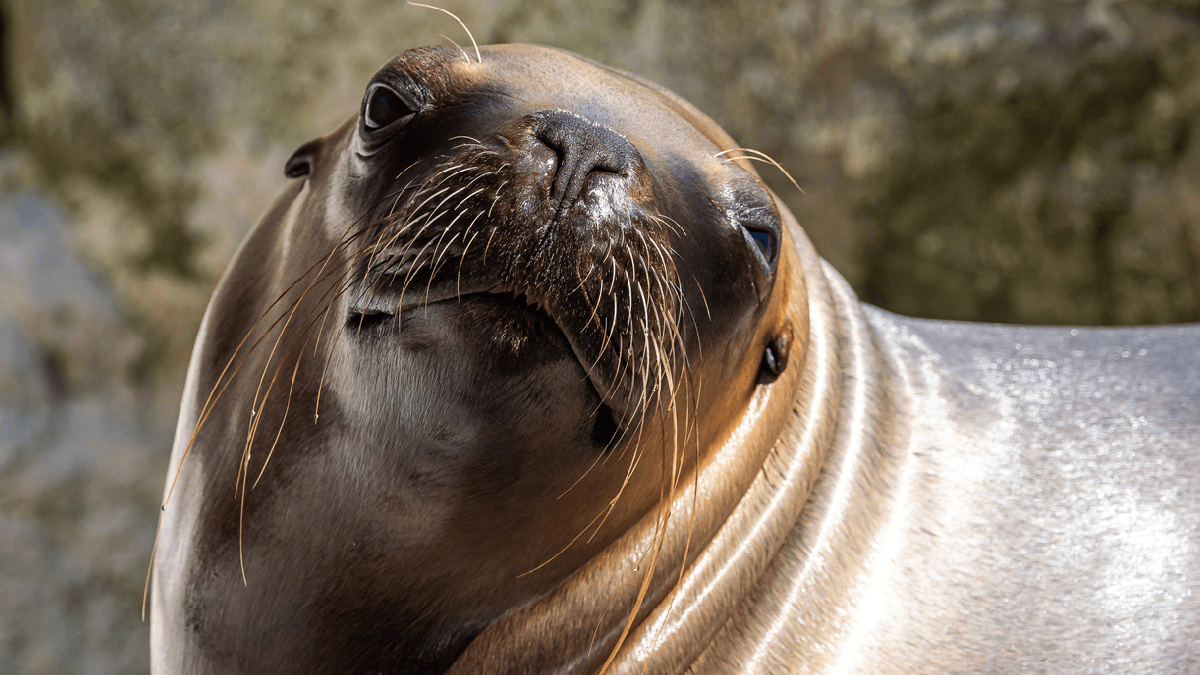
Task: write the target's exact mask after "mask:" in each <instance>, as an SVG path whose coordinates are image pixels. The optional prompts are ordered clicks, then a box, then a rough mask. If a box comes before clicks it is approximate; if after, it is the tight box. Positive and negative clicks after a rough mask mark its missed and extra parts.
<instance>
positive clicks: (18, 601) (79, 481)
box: [0, 0, 1200, 674]
mask: <svg viewBox="0 0 1200 675" xmlns="http://www.w3.org/2000/svg"><path fill="white" fill-rule="evenodd" d="M443 4H444V6H446V7H447V8H448V9H451V10H453V11H454V12H456V13H457V14H458V15H459V16H460V17H462V19H463V20H464V21H465V22H466V23H467V25H468V26H469V27H470V28H471V29H472V30H473V31H474V33H475V36H476V38H477V39H478V40H479V41H480V42H481V43H491V42H511V41H524V42H539V43H544V44H550V45H555V46H559V47H564V48H567V49H571V50H574V51H577V52H580V53H582V54H585V55H587V56H589V57H592V58H594V59H597V60H599V61H603V62H605V63H609V64H612V65H615V66H618V67H621V68H625V69H628V70H631V71H634V72H636V73H639V74H642V75H644V76H646V77H649V78H651V79H653V80H657V81H658V82H661V83H663V84H665V85H666V86H668V87H670V88H672V89H674V90H675V91H677V92H679V93H680V94H682V95H683V96H684V97H685V98H687V99H689V100H691V101H693V102H694V103H696V104H697V105H698V106H699V107H700V108H701V109H702V110H704V111H706V112H707V113H709V114H710V115H712V116H713V117H714V118H715V119H716V120H717V121H718V123H720V124H721V125H722V126H724V127H725V128H726V129H727V130H728V131H729V132H730V133H731V134H732V135H733V136H734V137H735V138H736V139H738V140H739V142H741V143H742V144H743V145H746V146H748V147H753V148H757V149H760V150H763V151H765V152H767V153H769V154H770V155H772V156H773V157H775V158H776V159H777V160H779V161H780V162H781V163H782V164H783V165H784V166H785V167H786V168H787V169H788V170H789V171H790V172H791V173H792V174H793V175H794V176H795V177H796V179H797V180H798V181H799V183H800V185H801V186H802V187H803V189H804V192H803V193H800V192H798V191H796V190H795V188H792V187H790V185H789V184H788V183H787V182H786V181H785V180H784V179H782V177H781V176H780V175H779V174H778V173H777V172H773V171H771V170H766V169H764V170H763V174H764V176H765V177H766V179H767V181H768V182H770V183H771V184H772V185H773V186H774V187H775V189H776V191H777V192H779V193H780V194H781V195H783V196H784V197H785V198H786V200H787V201H788V203H789V204H791V206H792V209H793V210H794V211H795V213H796V215H797V216H798V217H799V219H800V221H801V223H802V224H803V225H804V226H805V227H806V228H807V230H808V232H809V234H810V236H811V237H812V238H813V240H814V241H815V242H816V245H817V248H818V249H819V250H820V251H821V252H822V254H823V255H825V257H827V258H828V259H829V260H830V261H831V262H833V264H834V265H835V266H836V267H837V268H838V269H839V270H841V271H842V273H843V274H845V275H846V277H847V278H848V279H849V280H850V281H851V282H852V283H853V285H854V286H855V288H856V289H857V290H858V292H859V294H860V296H861V297H862V298H863V299H865V300H867V301H869V302H873V303H876V304H879V305H882V306H883V307H885V308H888V309H891V310H894V311H897V312H902V313H906V314H915V315H919V316H927V317H938V318H947V319H967V320H982V321H1008V322H1021V323H1070V324H1132V323H1164V322H1177V321H1195V320H1200V266H1198V261H1200V134H1198V131H1200V127H1198V126H1197V125H1198V123H1200V1H1197V0H1128V1H1126V2H1112V1H1102V0H841V1H837V0H828V1H819V0H787V1H775V2H769V1H765V0H754V1H753V2H751V1H749V0H746V1H745V2H742V3H738V2H728V1H724V0H723V1H717V0H711V1H708V2H704V1H699V0H697V1H692V2H683V1H682V0H612V1H605V0H586V1H584V0H573V1H554V0H511V1H510V2H504V3H493V2H484V1H483V0H479V1H477V2H466V1H464V0H444V1H443ZM0 19H2V27H0V39H2V52H0V53H2V63H0V66H2V67H0V292H2V299H3V301H2V302H0V672H3V673H55V674H70V673H88V674H102V673H103V674H107V673H142V672H145V671H146V670H147V667H148V666H147V663H148V658H147V650H148V629H147V624H145V623H142V622H141V621H140V619H139V606H140V603H141V595H142V584H143V581H144V578H145V577H144V575H145V572H146V565H147V562H148V557H149V553H150V548H151V542H152V540H153V537H154V528H155V523H156V518H157V514H158V503H159V499H160V492H161V489H162V485H163V478H164V476H165V474H166V471H167V456H168V453H169V446H170V440H171V434H172V429H173V426H174V422H175V415H176V413H177V406H178V401H179V391H180V388H181V386H182V377H183V371H184V368H185V364H186V359H187V355H188V350H189V349H190V345H191V341H192V338H193V336H194V333H195V330H196V327H197V325H198V323H199V319H200V315H201V312H202V311H203V308H204V305H205V302H206V301H207V298H208V295H209V293H210V291H211V289H212V287H213V285H214V284H215V283H216V280H217V278H218V276H219V275H220V273H221V270H222V268H223V267H224V265H225V263H226V261H227V260H228V258H229V257H230V255H231V254H232V252H233V249H234V247H235V246H236V244H237V242H238V240H239V239H240V237H241V236H242V235H243V234H244V233H245V232H246V230H247V229H248V228H249V227H250V225H251V224H252V223H253V221H254V219H255V218H256V216H257V214H258V213H259V211H260V210H262V209H263V208H264V207H265V205H266V204H267V203H268V200H269V199H270V198H271V196H272V195H273V194H274V193H275V191H277V190H278V189H279V188H280V187H281V186H282V185H283V182H284V179H283V174H282V167H283V162H284V160H285V159H286V158H287V156H288V155H289V154H290V152H291V151H292V150H293V149H294V148H295V147H296V146H298V145H299V144H300V143H302V142H303V141H305V140H307V139H309V138H311V137H314V136H316V135H319V134H322V133H324V132H326V131H327V130H329V129H331V128H332V127H333V126H335V125H336V124H337V123H338V122H339V121H341V120H342V119H344V118H345V116H347V115H350V114H352V113H353V112H354V111H355V110H356V109H357V107H358V102H359V97H360V95H361V89H362V87H363V85H364V84H365V82H366V80H367V79H368V77H369V76H370V75H371V73H372V72H374V70H375V69H376V68H377V67H378V66H379V65H380V64H381V63H383V62H384V61H386V60H387V59H388V58H389V57H391V56H392V55H393V54H395V53H397V52H399V51H402V50H404V49H406V48H408V47H413V46H418V45H421V44H426V43H431V42H433V43H443V44H445V43H447V41H446V38H443V37H440V35H447V36H449V37H450V38H452V39H453V40H454V41H457V42H459V43H462V44H465V43H466V42H467V38H466V36H465V35H463V34H462V31H461V29H460V28H459V27H458V26H457V24H455V23H454V22H453V21H452V20H451V19H449V18H448V17H446V16H445V15H443V14H441V13H439V12H433V11H430V10H425V9H419V8H415V7H409V6H407V5H405V4H404V3H403V2H400V1H398V0H344V1H342V0H336V1H335V0H311V1H304V2H301V1H299V0H0Z"/></svg>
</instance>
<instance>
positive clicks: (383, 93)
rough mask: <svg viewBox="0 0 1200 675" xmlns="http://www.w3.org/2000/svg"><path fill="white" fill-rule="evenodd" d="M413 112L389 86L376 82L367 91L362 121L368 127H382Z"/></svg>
mask: <svg viewBox="0 0 1200 675" xmlns="http://www.w3.org/2000/svg"><path fill="white" fill-rule="evenodd" d="M414 112H416V111H414V110H413V109H412V108H410V107H409V106H408V104H407V103H405V102H404V99H403V98H401V97H400V94H398V93H396V92H395V90H393V89H392V88H391V87H389V86H387V85H384V84H376V85H374V86H372V87H371V90H370V91H369V92H368V93H367V106H366V110H365V111H364V113H363V122H364V123H365V124H366V126H367V128H368V129H382V128H383V127H386V126H388V125H389V124H391V123H393V122H395V121H396V120H399V119H402V118H404V117H408V116H409V115H411V114H413V113H414Z"/></svg>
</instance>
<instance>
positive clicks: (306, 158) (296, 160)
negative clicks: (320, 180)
mask: <svg viewBox="0 0 1200 675" xmlns="http://www.w3.org/2000/svg"><path fill="white" fill-rule="evenodd" d="M322 140H323V139H320V138H317V139H314V140H311V141H309V142H307V143H305V144H304V145H302V146H300V147H299V148H297V149H296V151H295V152H293V153H292V156H291V157H290V158H289V159H288V161H287V164H284V165H283V175H285V176H287V177H288V178H301V177H303V176H307V175H308V174H310V173H312V165H313V158H314V157H315V156H316V154H317V152H318V151H319V150H320V149H321V141H322Z"/></svg>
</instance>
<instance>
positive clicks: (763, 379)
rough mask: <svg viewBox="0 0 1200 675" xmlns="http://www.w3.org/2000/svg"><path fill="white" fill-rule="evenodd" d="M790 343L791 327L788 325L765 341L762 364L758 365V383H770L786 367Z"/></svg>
mask: <svg viewBox="0 0 1200 675" xmlns="http://www.w3.org/2000/svg"><path fill="white" fill-rule="evenodd" d="M791 345H792V328H791V326H788V327H787V328H786V329H784V331H783V333H781V334H780V335H779V337H776V338H775V339H774V340H771V341H770V342H768V343H767V348H766V349H764V350H763V358H762V364H761V365H760V366H759V367H758V383H759V384H771V383H772V382H774V381H775V380H776V379H778V378H779V376H780V375H782V374H783V371H784V370H785V369H786V368H787V364H788V352H789V351H790V350H791Z"/></svg>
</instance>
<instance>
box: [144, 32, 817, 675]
mask: <svg viewBox="0 0 1200 675" xmlns="http://www.w3.org/2000/svg"><path fill="white" fill-rule="evenodd" d="M286 170H287V174H288V175H289V176H291V177H293V178H294V179H295V180H293V182H292V183H291V184H290V185H289V187H288V188H287V189H286V190H285V191H284V193H283V194H282V195H281V197H280V198H279V199H278V200H277V202H276V204H275V205H274V206H273V207H272V208H271V209H270V210H269V211H268V212H267V214H266V215H265V216H264V217H263V219H262V221H261V222H260V223H259V225H258V226H257V227H256V228H255V230H254V231H253V232H252V233H251V235H250V236H249V237H248V238H247V241H246V242H245V243H244V244H243V246H242V248H241V249H240V250H239V253H238V255H237V257H236V259H235V260H234V262H233V263H232V264H231V266H230V268H229V270H228V271H227V273H226V276H225V278H224V279H223V280H222V283H221V285H220V287H219V288H218V290H217V292H216V293H215V295H214V298H213V301H212V304H211V306H210V308H209V311H208V314H207V315H206V318H205V323H204V328H203V329H202V332H201V335H200V337H199V338H198V340H197V347H196V351H195V354H194V356H193V363H192V369H191V373H190V375H189V385H188V389H189V391H188V393H187V394H186V397H185V402H184V407H183V415H182V416H181V420H180V432H179V435H178V437H177V443H176V448H175V462H173V464H174V463H180V465H181V466H182V468H181V470H180V473H179V476H180V478H179V485H178V486H175V487H172V488H171V489H172V490H175V491H176V493H175V495H174V496H173V497H171V498H169V500H168V505H167V507H166V508H167V512H166V514H165V515H164V525H163V528H164V535H163V541H162V542H161V543H160V553H159V562H158V563H157V567H156V571H155V575H156V581H155V586H156V589H155V594H156V595H155V612H156V619H155V639H156V640H158V641H160V642H161V641H164V640H165V641H167V642H170V643H171V644H172V645H174V646H173V647H172V648H170V649H166V650H164V651H166V652H169V653H170V654H171V656H169V657H163V659H164V660H165V661H171V660H174V661H175V662H177V663H183V664H186V665H187V666H188V667H189V668H192V669H194V670H193V672H203V671H206V670H210V669H211V670H220V669H222V668H230V669H235V670H236V669H244V670H253V671H255V672H273V671H274V670H276V669H279V668H284V669H285V670H288V672H292V671H295V670H322V669H337V668H343V667H345V666H346V664H353V665H354V667H355V669H356V670H361V671H363V672H366V671H368V670H396V669H400V670H404V671H405V672H425V671H430V672H436V671H440V670H444V669H445V668H446V667H448V666H449V665H450V664H451V663H452V662H453V661H454V659H455V658H456V657H457V655H458V654H459V653H460V652H461V651H462V650H463V649H464V648H465V646H466V645H467V644H468V643H469V642H470V641H471V640H472V639H473V637H474V636H475V635H477V634H478V633H479V631H481V630H482V629H483V628H484V627H486V626H488V625H489V624H491V623H492V622H493V621H495V620H496V619H497V617H500V616H503V615H504V614H505V613H506V612H509V611H511V610H512V609H514V608H518V607H521V606H524V605H527V604H528V603H530V602H533V601H535V600H536V599H537V598H538V597H540V596H541V595H543V594H545V593H546V592H548V591H549V590H550V589H552V588H554V587H556V586H557V585H559V584H560V583H562V581H563V580H564V579H565V578H567V577H568V576H570V575H571V574H573V573H576V572H577V571H578V570H579V569H580V568H581V566H582V565H584V563H585V562H586V561H588V560H589V559H590V558H592V557H593V556H595V555H596V554H597V553H598V552H599V551H601V550H602V549H604V548H605V547H606V546H608V545H609V544H611V543H612V542H613V541H614V540H615V539H617V538H618V537H620V536H621V535H622V533H624V532H626V531H627V530H629V529H630V528H631V527H632V526H633V525H634V524H635V523H637V522H639V521H643V520H646V519H653V518H655V517H656V516H655V513H656V511H655V506H656V505H657V504H661V503H662V502H663V501H664V500H665V499H667V498H668V497H669V496H670V495H671V494H672V493H673V491H674V490H676V489H677V487H678V486H679V485H680V483H681V481H684V480H686V476H688V475H690V472H693V471H695V470H696V469H697V467H698V466H699V465H702V464H703V463H704V462H705V461H706V459H707V457H708V454H709V449H710V448H712V447H715V446H716V445H719V444H721V443H723V442H727V441H728V439H729V438H730V437H731V435H735V434H738V433H741V434H743V435H746V434H747V432H745V431H744V430H743V431H738V429H739V425H741V426H745V418H746V411H747V410H748V409H751V408H754V406H755V405H758V404H756V403H755V400H756V397H759V398H761V397H763V396H766V395H767V394H765V393H764V392H765V391H768V390H769V389H770V388H771V387H772V386H773V385H772V382H773V381H774V379H775V378H776V377H777V376H778V375H779V373H780V372H782V370H783V369H784V367H785V366H786V365H787V361H788V359H789V353H790V358H791V360H793V361H794V360H796V359H802V358H803V349H804V337H803V336H804V332H805V325H804V316H805V315H804V310H803V303H802V301H801V300H800V299H802V298H803V297H804V287H803V280H802V276H801V274H800V272H799V268H798V266H797V265H796V264H795V262H794V261H793V260H792V257H791V256H792V254H791V253H790V250H791V247H792V246H791V234H790V233H789V230H790V229H791V227H792V225H791V221H790V218H791V216H790V215H789V214H787V211H786V209H784V208H783V207H782V205H781V203H780V202H779V201H778V199H777V198H776V197H775V196H774V195H773V194H772V193H771V192H770V190H768V189H767V188H766V187H765V185H764V184H763V182H762V181H761V179H760V178H759V177H758V175H757V174H756V173H755V172H754V170H753V169H752V168H750V166H749V163H748V162H747V161H745V159H744V158H742V157H739V153H738V151H737V146H736V144H734V143H733V141H732V140H731V139H729V137H728V136H727V135H726V134H725V133H724V132H723V131H721V130H720V129H719V128H718V127H717V126H716V125H715V124H714V123H712V122H711V121H710V120H709V119H707V118H706V117H704V116H703V115H702V114H701V113H699V112H698V111H697V110H695V109H694V108H693V107H692V106H690V105H689V104H687V103H686V102H684V101H683V100H682V99H680V98H678V97H677V96H675V95H674V94H672V93H670V92H668V91H666V90H664V89H662V88H660V87H658V86H656V85H653V84H651V83H648V82H645V81H642V80H639V79H638V78H636V77H633V76H631V75H628V74H625V73H621V72H619V71H616V70H613V69H610V68H607V67H604V66H601V65H598V64H596V63H593V62H590V61H588V60H586V59H583V58H580V57H578V56H575V55H572V54H569V53H567V52H563V51H558V50H554V49H548V48H539V47H529V46H513V45H508V46H497V47H488V48H485V49H483V50H482V51H481V54H480V55H479V58H477V59H476V58H470V57H468V56H466V55H464V54H463V53H462V52H460V51H458V50H452V49H445V48H422V49H415V50H410V51H408V52H405V53H404V54H402V55H401V56H399V57H397V58H395V59H393V60H392V61H391V62H389V63H388V64H386V65H385V66H384V67H383V68H381V69H380V70H379V71H378V72H377V73H376V74H375V76H374V77H372V78H371V81H370V83H369V84H368V85H367V86H366V89H365V93H364V96H363V99H362V103H361V107H360V110H359V113H358V114H357V115H355V116H353V117H351V118H350V119H349V120H348V121H347V122H346V123H344V124H343V125H342V126H340V127H339V128H338V129H336V130H335V131H334V132H332V133H331V134H330V135H328V136H325V137H322V138H320V139H317V140H315V141H312V142H310V143H308V144H306V145H304V146H302V147H301V148H300V149H299V150H298V151H297V152H296V154H295V155H294V156H293V157H292V158H291V160H290V161H289V162H288V164H287V169H286ZM798 307H799V309H797V308H798ZM760 436H761V438H760ZM746 437H747V438H751V437H752V438H754V439H757V440H755V443H756V445H755V446H754V447H753V448H751V449H748V450H747V452H749V453H750V454H755V455H756V456H758V457H759V458H760V459H761V457H762V456H763V455H765V453H766V452H767V451H768V450H769V448H770V444H771V442H772V441H771V438H772V436H771V434H770V433H769V431H765V432H761V433H759V434H758V435H757V436H756V435H754V434H749V435H748V436H746ZM188 448H190V450H189V449H188ZM184 453H190V454H191V458H190V459H188V460H187V463H183V455H184ZM751 464H752V462H751ZM169 483H173V479H172V480H171V481H169ZM170 499H175V500H177V501H182V502H183V504H184V505H182V506H178V507H176V506H173V505H172V504H171V503H170ZM172 509H174V510H172ZM172 579H178V581H173V580H172ZM160 587H161V588H160ZM158 615H161V616H158ZM172 632H174V633H172ZM168 633H171V634H173V635H174V634H178V635H179V636H180V637H170V638H167V637H162V636H164V635H167V634H168ZM285 634H286V635H289V636H291V637H288V638H287V639H286V640H281V639H280V638H279V636H280V635H285ZM156 651H157V650H156ZM159 658H160V657H159V656H157V655H156V660H158V659H159ZM280 664H284V665H280ZM222 672H224V671H222Z"/></svg>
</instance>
